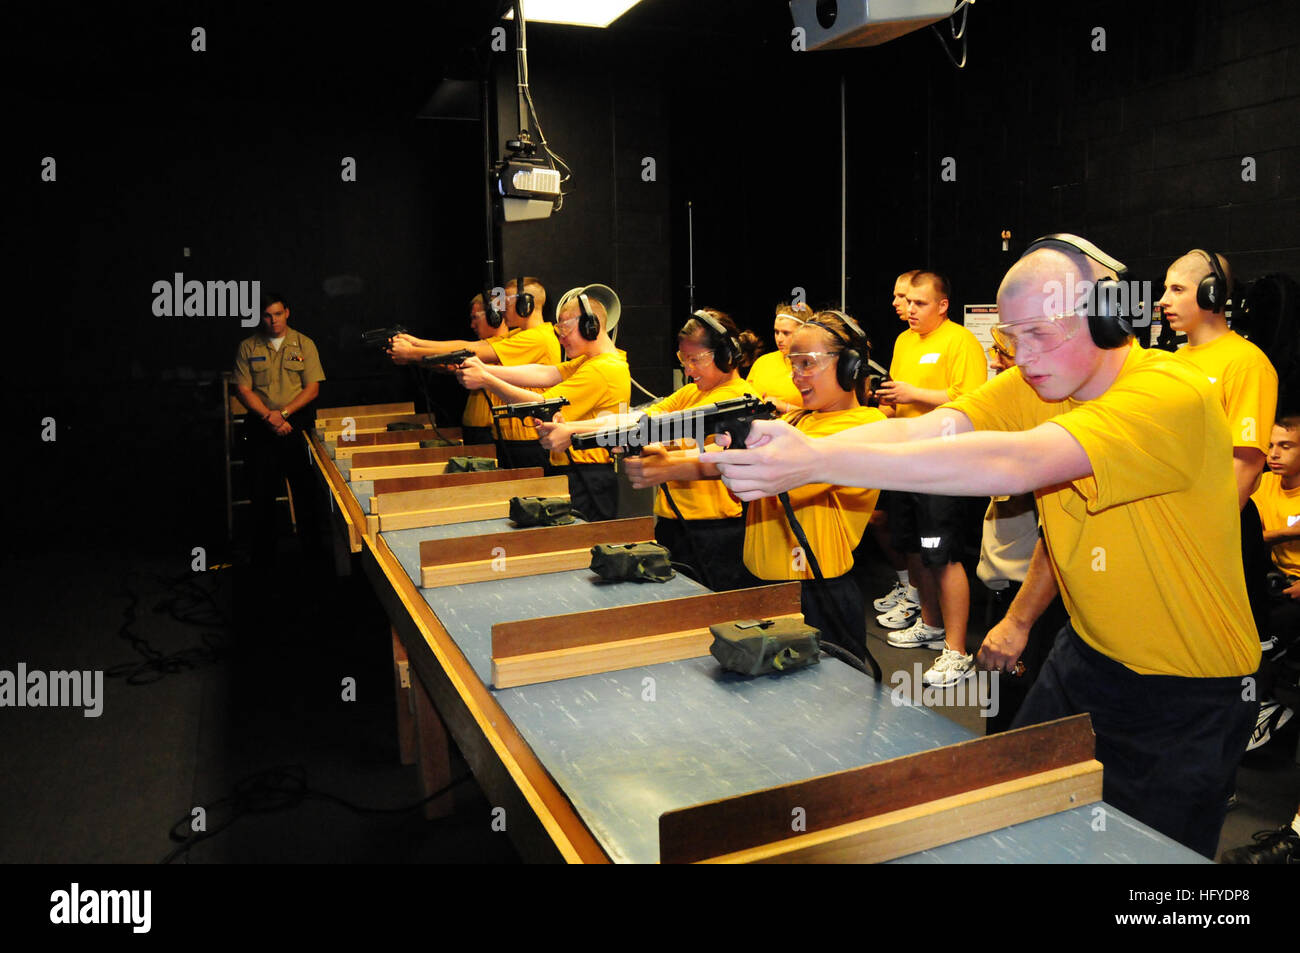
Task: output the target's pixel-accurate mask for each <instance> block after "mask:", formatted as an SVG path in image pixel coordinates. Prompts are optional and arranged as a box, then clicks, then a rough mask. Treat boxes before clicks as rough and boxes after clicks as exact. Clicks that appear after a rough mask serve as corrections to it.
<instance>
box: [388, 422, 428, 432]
mask: <svg viewBox="0 0 1300 953" xmlns="http://www.w3.org/2000/svg"><path fill="white" fill-rule="evenodd" d="M384 429H385V430H387V431H388V432H389V433H399V432H400V431H403V430H423V429H424V425H423V424H417V423H413V422H411V421H409V420H394V421H393V422H392V423H391V424H389V425H388V426H386V427H385V428H384Z"/></svg>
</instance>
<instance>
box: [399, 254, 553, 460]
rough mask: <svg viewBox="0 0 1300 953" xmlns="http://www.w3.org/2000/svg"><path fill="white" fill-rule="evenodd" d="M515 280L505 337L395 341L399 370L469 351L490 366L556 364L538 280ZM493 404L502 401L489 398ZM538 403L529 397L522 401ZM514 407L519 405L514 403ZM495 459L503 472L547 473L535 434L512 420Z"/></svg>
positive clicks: (509, 287) (503, 427)
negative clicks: (425, 359) (424, 359)
mask: <svg viewBox="0 0 1300 953" xmlns="http://www.w3.org/2000/svg"><path fill="white" fill-rule="evenodd" d="M518 284H519V282H518V279H512V280H510V281H508V282H506V286H505V289H504V290H505V295H506V301H505V305H506V311H505V323H506V324H507V325H508V326H509V328H510V330H509V332H508V333H507V334H506V336H505V337H493V338H488V339H486V340H482V341H426V340H422V339H421V338H416V337H412V336H411V335H409V334H399V335H397V336H396V337H395V338H393V348H392V350H391V351H390V353H391V354H392V357H393V360H394V361H395V362H396V363H398V364H409V363H414V362H416V361H418V360H420V359H421V358H422V357H424V356H425V355H426V354H445V353H447V352H448V351H461V350H465V351H473V352H474V356H475V357H476V358H478V359H479V360H480V361H482V362H483V363H484V364H489V365H498V364H499V365H502V366H507V367H513V366H517V365H522V364H547V365H551V366H554V365H556V364H559V363H560V342H559V341H558V340H557V339H556V336H555V333H554V329H553V328H552V327H551V326H550V325H549V324H547V323H546V322H545V321H543V320H542V309H543V308H544V307H545V306H546V289H545V288H543V287H542V284H541V282H540V281H538V280H537V279H536V278H527V277H526V278H524V279H523V284H524V290H523V291H522V292H521V291H520V290H519V289H518V287H517V285H518ZM488 399H489V400H490V401H491V402H493V403H500V401H498V400H496V399H495V398H493V397H491V396H489V398H488ZM524 399H527V400H536V399H537V392H534V394H533V396H532V397H528V398H520V400H524ZM516 403H517V401H516ZM498 436H499V439H498V441H497V447H498V454H499V456H500V457H501V459H502V461H503V462H504V463H505V465H506V466H507V467H545V466H546V464H547V460H548V459H549V455H548V454H547V453H546V451H545V450H543V449H542V448H541V446H540V445H539V444H538V443H537V428H536V427H533V426H531V425H530V424H528V423H527V422H526V421H522V420H515V419H513V418H511V419H506V420H502V421H501V422H500V423H499V425H498Z"/></svg>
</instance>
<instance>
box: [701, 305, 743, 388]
mask: <svg viewBox="0 0 1300 953" xmlns="http://www.w3.org/2000/svg"><path fill="white" fill-rule="evenodd" d="M693 317H696V318H699V319H700V321H702V322H704V326H705V327H707V328H708V329H709V330H710V331H711V332H712V333H713V337H714V344H713V366H714V367H716V368H717V369H718V370H720V371H722V373H724V374H727V373H730V372H731V371H732V370H734V369H735V367H736V365H737V364H738V363H739V362H740V342H739V341H737V340H736V339H735V338H734V337H732V336H731V334H729V333H728V332H727V329H726V328H724V327H723V326H722V322H721V321H719V320H718V319H717V318H715V317H714V316H713V315H711V314H709V313H708V312H707V311H696V312H695V313H694V315H693Z"/></svg>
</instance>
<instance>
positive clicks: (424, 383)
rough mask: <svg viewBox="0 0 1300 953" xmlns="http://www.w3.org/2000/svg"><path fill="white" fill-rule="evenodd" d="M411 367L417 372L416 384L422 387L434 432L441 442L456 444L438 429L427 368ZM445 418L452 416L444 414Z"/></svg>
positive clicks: (426, 409) (426, 410)
mask: <svg viewBox="0 0 1300 953" xmlns="http://www.w3.org/2000/svg"><path fill="white" fill-rule="evenodd" d="M410 366H411V368H412V369H413V370H414V371H415V379H416V382H417V383H418V384H419V385H420V393H421V394H423V395H424V411H425V413H426V414H427V415H428V417H429V423H430V424H431V425H432V426H433V432H434V433H436V434H437V435H438V439H439V440H444V441H446V442H447V444H448V445H451V444H454V443H455V441H454V440H448V439H447V435H446V434H444V433H443V432H442V431H441V430H439V429H438V415H437V414H435V413H434V412H433V408H434V403H433V398H432V397H430V396H429V381H428V378H426V377H425V376H424V375H425V373H426V371H425V368H423V367H421V366H418V365H410ZM427 373H432V372H431V371H430V372H427ZM438 409H439V410H442V408H441V407H439V408H438ZM443 416H444V417H450V416H451V415H450V414H448V413H446V412H444V413H443Z"/></svg>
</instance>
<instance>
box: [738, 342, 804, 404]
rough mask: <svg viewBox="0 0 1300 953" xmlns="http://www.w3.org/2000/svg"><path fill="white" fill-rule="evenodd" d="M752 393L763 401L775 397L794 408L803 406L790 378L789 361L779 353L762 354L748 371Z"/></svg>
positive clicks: (797, 390)
mask: <svg viewBox="0 0 1300 953" xmlns="http://www.w3.org/2000/svg"><path fill="white" fill-rule="evenodd" d="M748 380H749V382H750V383H751V384H752V385H754V393H755V394H757V395H758V396H759V397H762V398H763V399H765V400H766V399H767V398H769V397H775V398H776V399H777V400H783V401H785V402H786V403H787V404H790V405H791V406H794V407H802V406H803V397H801V396H800V395H799V389H798V388H797V387H795V386H794V381H793V380H792V379H791V377H790V359H789V358H788V357H786V356H785V355H784V354H782V353H781V352H780V351H773V352H772V353H771V354H764V355H763V356H761V357H760V358H759V359H758V360H757V361H755V362H754V366H753V367H751V368H750V369H749V378H748Z"/></svg>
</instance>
